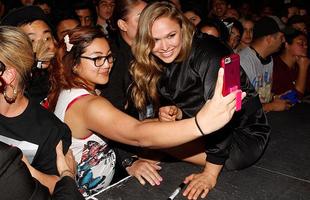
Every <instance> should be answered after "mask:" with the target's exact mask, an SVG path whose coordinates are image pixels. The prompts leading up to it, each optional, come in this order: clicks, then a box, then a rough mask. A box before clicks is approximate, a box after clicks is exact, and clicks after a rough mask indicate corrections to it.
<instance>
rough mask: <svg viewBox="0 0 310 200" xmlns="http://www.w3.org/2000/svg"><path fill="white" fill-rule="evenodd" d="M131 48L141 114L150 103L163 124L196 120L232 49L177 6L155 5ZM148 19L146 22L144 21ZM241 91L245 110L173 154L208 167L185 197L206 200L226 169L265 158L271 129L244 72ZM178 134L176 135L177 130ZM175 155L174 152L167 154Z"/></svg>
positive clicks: (195, 177)
mask: <svg viewBox="0 0 310 200" xmlns="http://www.w3.org/2000/svg"><path fill="white" fill-rule="evenodd" d="M140 19H141V20H139V25H138V32H137V36H136V38H135V42H134V43H133V46H132V50H133V55H134V56H135V60H134V62H133V64H132V68H131V74H132V77H133V84H132V98H133V101H134V103H135V105H136V107H137V108H138V109H139V110H140V112H142V113H147V112H149V111H148V109H149V107H150V105H151V106H152V107H153V109H154V110H155V113H156V112H157V111H159V118H160V120H161V121H175V120H180V119H187V118H191V117H193V116H195V115H196V114H197V112H198V111H199V110H200V109H201V107H202V106H203V105H204V103H205V102H207V101H208V100H209V99H210V98H211V97H212V95H213V94H214V92H215V90H214V88H215V85H216V79H217V72H218V70H219V66H220V60H221V59H222V58H223V57H225V56H228V55H229V54H231V53H232V52H231V50H230V49H229V48H228V47H226V46H225V45H224V44H223V43H221V42H220V41H219V40H217V39H216V38H214V37H212V36H209V35H207V34H203V33H201V32H199V31H195V29H194V27H193V25H192V24H190V22H189V21H188V19H186V18H185V17H184V16H183V15H182V13H181V12H180V11H179V10H178V9H177V8H175V6H174V5H173V4H171V3H168V2H155V3H153V4H150V5H148V6H147V7H146V8H145V9H144V10H143V12H142V13H141V16H140ZM142 19H143V20H142ZM240 71H241V73H240V79H241V89H242V90H243V91H245V92H246V93H247V97H246V98H245V99H244V100H243V103H242V110H241V111H240V112H239V113H237V115H235V116H234V118H233V120H232V121H231V122H230V123H228V125H226V126H225V127H223V128H221V129H220V130H219V131H217V132H216V133H214V134H212V135H210V136H206V137H203V138H201V139H199V140H196V141H195V142H193V143H191V144H188V145H185V146H179V147H178V148H177V150H175V151H174V152H173V153H172V155H174V156H175V155H177V157H178V158H181V159H183V160H186V161H189V162H193V163H195V164H200V165H204V166H205V169H204V171H203V172H201V173H197V174H192V175H190V176H188V177H187V178H186V179H185V180H184V182H185V183H188V186H187V188H186V190H185V191H184V193H183V195H185V196H187V197H188V198H189V199H197V198H198V197H199V196H200V195H201V197H202V198H204V197H205V196H206V195H207V193H208V192H209V191H210V190H211V189H212V188H213V187H214V186H215V184H216V181H217V177H218V175H219V173H220V171H221V169H222V168H223V166H225V168H227V169H229V170H237V169H242V168H245V167H248V166H250V165H251V164H253V163H254V162H256V161H257V160H258V159H259V157H260V156H261V155H262V153H263V151H264V149H265V147H266V144H267V141H268V136H269V133H270V127H269V125H268V123H267V119H266V117H265V114H264V112H263V110H262V107H261V104H260V102H259V99H258V95H257V93H256V92H255V90H254V88H253V87H252V86H251V84H250V82H249V81H248V79H247V77H246V74H245V73H244V71H243V70H242V69H240ZM176 134H177V132H176ZM168 153H171V151H168Z"/></svg>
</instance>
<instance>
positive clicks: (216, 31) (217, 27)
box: [197, 18, 229, 43]
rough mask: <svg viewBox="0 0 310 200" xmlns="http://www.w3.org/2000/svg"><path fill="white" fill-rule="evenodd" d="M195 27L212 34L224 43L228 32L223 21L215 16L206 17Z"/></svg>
mask: <svg viewBox="0 0 310 200" xmlns="http://www.w3.org/2000/svg"><path fill="white" fill-rule="evenodd" d="M197 29H198V30H200V31H201V32H203V33H207V34H209V35H213V36H214V37H217V38H219V39H220V40H221V41H222V42H224V43H226V42H227V40H228V37H229V32H228V29H227V27H226V26H225V24H224V23H223V21H221V20H219V19H216V18H208V19H206V20H205V21H202V22H201V23H200V24H198V26H197Z"/></svg>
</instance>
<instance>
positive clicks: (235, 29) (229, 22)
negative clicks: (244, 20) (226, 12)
mask: <svg viewBox="0 0 310 200" xmlns="http://www.w3.org/2000/svg"><path fill="white" fill-rule="evenodd" d="M223 22H224V24H225V25H226V27H227V29H228V32H229V36H228V39H227V44H228V45H229V46H230V47H231V48H232V49H233V50H234V51H236V48H237V47H238V45H239V44H240V40H241V36H242V34H243V27H242V24H241V23H240V22H239V21H238V20H236V19H234V18H226V19H225V20H224V21H223Z"/></svg>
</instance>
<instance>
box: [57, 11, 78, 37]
mask: <svg viewBox="0 0 310 200" xmlns="http://www.w3.org/2000/svg"><path fill="white" fill-rule="evenodd" d="M55 21H56V22H55V27H56V30H55V31H56V36H57V40H58V41H60V40H63V38H64V36H65V35H67V34H68V32H69V31H70V30H72V29H74V28H75V27H78V26H80V25H81V24H80V20H79V17H78V16H77V15H76V14H75V12H73V11H72V12H71V11H70V10H65V11H59V12H57V14H56V20H55Z"/></svg>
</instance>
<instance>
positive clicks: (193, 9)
mask: <svg viewBox="0 0 310 200" xmlns="http://www.w3.org/2000/svg"><path fill="white" fill-rule="evenodd" d="M182 12H183V14H184V15H185V17H186V18H187V19H188V20H189V21H191V22H192V23H193V24H194V25H195V26H197V25H198V24H199V23H200V22H201V21H204V20H205V17H204V13H203V12H202V11H201V10H200V8H199V7H198V6H197V5H196V4H195V3H191V4H188V5H187V6H186V7H184V9H183V10H182Z"/></svg>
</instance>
